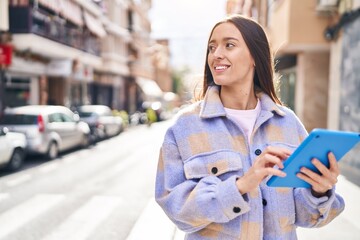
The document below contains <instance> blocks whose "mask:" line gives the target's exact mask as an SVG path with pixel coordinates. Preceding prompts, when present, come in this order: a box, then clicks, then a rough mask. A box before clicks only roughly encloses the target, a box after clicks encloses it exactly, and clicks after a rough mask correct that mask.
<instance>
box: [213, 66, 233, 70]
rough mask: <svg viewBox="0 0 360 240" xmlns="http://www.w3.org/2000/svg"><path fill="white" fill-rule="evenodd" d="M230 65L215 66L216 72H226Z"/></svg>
mask: <svg viewBox="0 0 360 240" xmlns="http://www.w3.org/2000/svg"><path fill="white" fill-rule="evenodd" d="M229 67H230V65H216V66H214V69H215V71H225V70H226V69H228V68H229Z"/></svg>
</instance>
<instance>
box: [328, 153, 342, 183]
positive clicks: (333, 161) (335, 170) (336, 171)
mask: <svg viewBox="0 0 360 240" xmlns="http://www.w3.org/2000/svg"><path fill="white" fill-rule="evenodd" d="M328 158H329V163H330V171H331V172H332V173H333V174H335V175H336V177H337V176H339V174H340V169H339V164H338V162H337V160H336V157H335V155H334V153H332V152H329V153H328Z"/></svg>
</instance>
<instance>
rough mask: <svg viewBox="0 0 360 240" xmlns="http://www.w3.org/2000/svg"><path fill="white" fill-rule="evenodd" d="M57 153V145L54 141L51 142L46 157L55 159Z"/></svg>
mask: <svg viewBox="0 0 360 240" xmlns="http://www.w3.org/2000/svg"><path fill="white" fill-rule="evenodd" d="M58 155H59V148H58V145H57V144H56V143H55V142H51V143H50V145H49V149H48V152H47V154H46V157H47V158H48V159H55V158H57V156H58Z"/></svg>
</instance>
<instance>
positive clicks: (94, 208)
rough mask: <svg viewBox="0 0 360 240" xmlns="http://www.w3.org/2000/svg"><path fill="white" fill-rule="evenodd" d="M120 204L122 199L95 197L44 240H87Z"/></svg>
mask: <svg viewBox="0 0 360 240" xmlns="http://www.w3.org/2000/svg"><path fill="white" fill-rule="evenodd" d="M120 202H121V199H120V198H118V197H106V196H96V197H93V198H92V199H91V200H90V201H89V202H87V203H86V204H85V205H84V206H83V207H81V208H80V209H78V210H77V211H76V212H75V213H73V214H72V215H71V216H70V217H68V218H67V219H66V220H65V221H64V223H63V224H61V225H60V227H58V228H57V229H55V230H54V231H53V232H52V233H51V234H50V235H48V236H47V237H45V238H44V239H43V240H59V239H66V240H75V239H76V240H82V239H86V238H88V237H89V236H90V235H91V234H92V232H93V231H95V229H96V227H97V226H98V225H99V224H100V223H101V222H102V221H103V220H104V219H106V218H107V217H108V216H109V215H110V214H111V213H112V212H113V210H114V209H115V208H116V207H117V206H118V205H119V204H120Z"/></svg>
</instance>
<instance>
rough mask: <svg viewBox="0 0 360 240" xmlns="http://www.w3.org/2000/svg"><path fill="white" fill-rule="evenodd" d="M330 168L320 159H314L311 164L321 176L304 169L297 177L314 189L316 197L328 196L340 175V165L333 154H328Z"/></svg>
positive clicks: (313, 192)
mask: <svg viewBox="0 0 360 240" xmlns="http://www.w3.org/2000/svg"><path fill="white" fill-rule="evenodd" d="M328 158H329V163H330V167H329V168H327V167H326V166H325V165H324V164H322V163H321V162H320V161H319V160H318V159H316V158H314V159H313V160H312V161H311V162H312V164H313V165H314V166H315V167H316V168H317V169H318V170H319V171H320V174H318V173H315V172H313V171H311V170H310V169H308V168H305V167H302V168H301V169H300V172H299V173H298V174H297V175H296V176H297V177H298V178H301V179H302V180H304V181H305V182H307V183H309V184H310V185H311V188H312V194H313V195H314V196H315V197H321V196H324V195H326V193H327V191H328V190H330V189H332V188H333V186H334V185H335V184H336V183H337V177H338V176H339V174H340V170H339V165H338V162H337V161H336V158H335V156H334V154H333V153H332V152H330V153H329V154H328Z"/></svg>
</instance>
